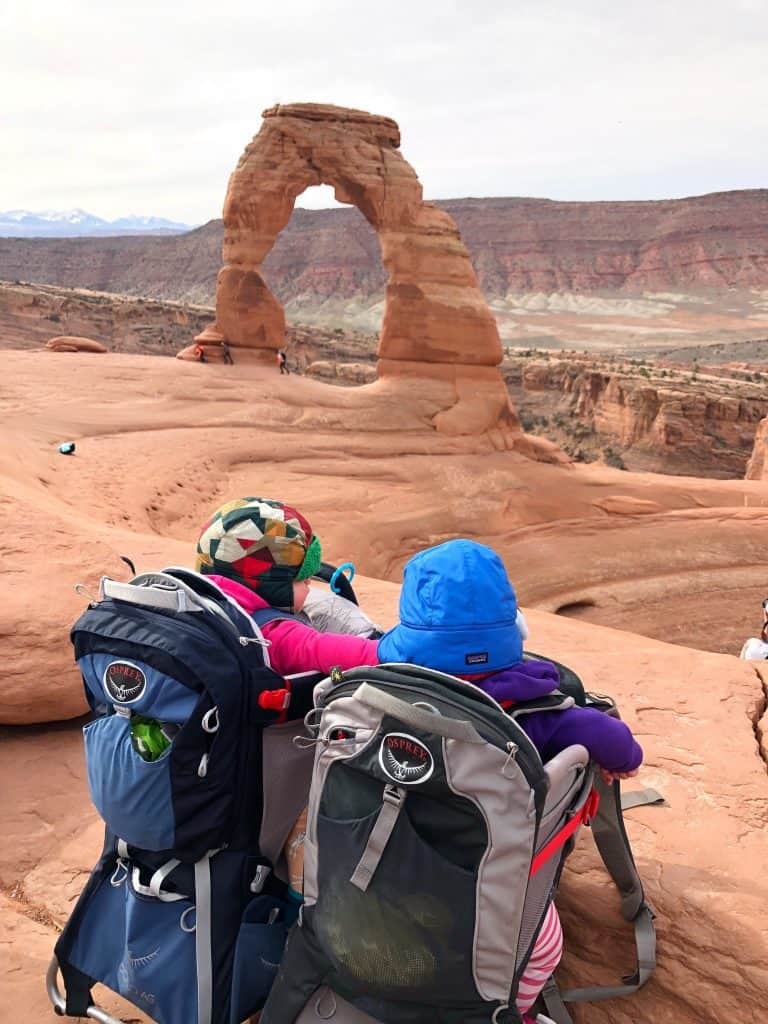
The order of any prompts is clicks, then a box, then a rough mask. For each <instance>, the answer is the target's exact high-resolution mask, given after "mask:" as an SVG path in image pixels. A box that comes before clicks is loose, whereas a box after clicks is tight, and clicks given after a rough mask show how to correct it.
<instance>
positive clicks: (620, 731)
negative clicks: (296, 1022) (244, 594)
mask: <svg viewBox="0 0 768 1024" xmlns="http://www.w3.org/2000/svg"><path fill="white" fill-rule="evenodd" d="M491 610H492V614H490V611H491ZM527 634H528V630H527V628H526V626H525V622H524V620H523V619H522V616H521V615H520V613H519V612H518V608H517V599H516V597H515V592H514V590H513V588H512V585H511V583H510V582H509V579H508V577H507V572H506V569H505V568H504V564H503V563H502V561H501V559H500V558H499V556H498V555H497V554H496V552H495V551H493V550H491V548H488V547H485V545H483V544H478V543H476V542H475V541H471V540H451V541H448V542H447V543H445V544H439V545H438V546H437V547H433V548H428V549H427V550H426V551H422V552H420V553H419V554H418V555H415V556H414V557H413V558H412V559H411V560H410V561H409V562H408V563H407V564H406V566H405V574H404V578H403V586H402V590H401V592H400V623H399V625H397V626H395V627H394V629H391V630H390V631H389V632H388V633H385V634H384V636H383V637H382V638H381V640H380V641H379V659H380V661H382V662H397V663H403V662H405V663H407V664H411V665H422V666H423V667H425V668H431V669H437V670H438V671H441V672H447V673H449V674H450V675H455V676H458V677H459V678H461V679H465V680H467V681H468V682H472V683H474V684H475V685H476V686H478V687H480V689H481V690H484V691H485V692H486V693H487V694H489V695H490V696H491V697H493V698H494V699H495V700H496V701H498V703H499V704H501V706H502V707H503V708H506V709H509V708H511V707H512V705H514V704H517V703H519V702H521V701H530V700H536V699H537V698H541V697H543V696H545V695H546V694H550V693H552V692H553V691H554V690H557V688H558V685H559V675H558V672H557V669H556V668H555V666H554V665H552V664H551V663H550V662H548V661H538V660H530V661H523V639H524V638H525V637H527ZM470 666H472V667H473V668H474V671H472V672H468V671H467V669H468V667H470ZM518 722H519V724H520V725H521V726H522V728H523V729H524V730H525V732H526V733H527V734H528V736H529V738H530V739H531V741H532V742H533V744H534V746H535V747H536V748H537V749H538V751H539V753H540V754H541V757H542V760H544V761H545V762H546V761H549V760H550V759H552V758H553V757H555V755H556V754H558V753H559V752H560V751H561V750H565V748H566V747H569V746H572V745H573V744H582V745H583V746H584V747H586V748H587V750H588V751H589V755H590V757H591V758H592V760H593V761H596V762H597V764H598V765H599V766H600V770H601V772H602V774H603V776H604V778H605V779H606V781H607V782H610V781H612V780H613V779H617V778H618V779H625V778H630V777H631V776H634V775H637V772H638V768H639V766H640V763H641V761H642V760H643V751H642V750H641V748H640V746H639V744H638V743H637V742H636V741H635V740H634V738H633V736H632V733H631V732H630V730H629V728H628V727H627V726H626V725H625V724H624V723H623V722H621V721H619V720H618V719H616V718H611V717H610V716H608V715H606V714H603V713H602V712H601V711H597V710H595V709H593V708H583V707H571V708H568V709H566V710H558V711H533V712H529V713H528V714H525V715H522V716H521V717H520V718H519V719H518ZM404 868H405V870H407V865H405V866H404ZM562 949H563V933H562V928H561V926H560V918H559V917H558V914H557V910H556V909H555V905H554V903H552V904H550V907H549V910H548V911H547V913H546V915H545V917H544V921H543V922H542V925H541V928H540V931H539V934H538V938H537V940H536V944H535V946H534V949H533V952H532V954H531V956H530V959H529V960H528V963H527V965H526V967H525V970H524V971H523V975H522V977H521V979H520V984H519V988H518V997H517V1007H518V1010H519V1011H520V1013H521V1014H523V1015H525V1014H527V1012H528V1010H529V1009H530V1008H531V1006H533V1004H534V1002H535V1001H536V999H537V997H538V995H539V993H540V992H541V990H542V988H543V987H544V985H545V983H546V981H547V979H548V978H549V977H550V975H551V974H552V972H553V971H554V969H555V967H556V966H557V965H558V963H559V962H560V957H561V956H562ZM523 1020H524V1021H525V1022H529V1021H532V1018H531V1017H528V1016H524V1017H523Z"/></svg>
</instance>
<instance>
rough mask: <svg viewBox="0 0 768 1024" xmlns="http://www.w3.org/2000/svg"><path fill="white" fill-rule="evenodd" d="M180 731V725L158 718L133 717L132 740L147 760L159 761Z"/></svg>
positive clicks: (135, 747)
mask: <svg viewBox="0 0 768 1024" xmlns="http://www.w3.org/2000/svg"><path fill="white" fill-rule="evenodd" d="M178 731H179V729H178V726H176V725H173V724H172V723H170V722H159V721H158V720H157V719H156V718H143V717H142V716H141V715H134V716H133V717H132V718H131V741H132V742H133V747H134V750H136V751H137V753H139V754H141V756H142V757H143V758H144V760H145V761H157V759H158V758H159V757H161V756H162V755H163V754H164V753H165V751H166V750H167V749H168V747H170V745H171V743H172V741H173V737H174V736H175V735H176V733H177V732H178Z"/></svg>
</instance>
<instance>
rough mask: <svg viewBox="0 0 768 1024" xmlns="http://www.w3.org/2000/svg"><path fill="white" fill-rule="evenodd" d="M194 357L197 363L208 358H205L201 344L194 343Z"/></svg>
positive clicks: (204, 361)
mask: <svg viewBox="0 0 768 1024" xmlns="http://www.w3.org/2000/svg"><path fill="white" fill-rule="evenodd" d="M195 358H196V359H197V361H198V363H207V362H208V360H207V359H206V358H205V349H204V348H203V346H202V345H195Z"/></svg>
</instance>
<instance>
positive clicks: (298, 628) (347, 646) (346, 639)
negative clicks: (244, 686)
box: [208, 575, 379, 676]
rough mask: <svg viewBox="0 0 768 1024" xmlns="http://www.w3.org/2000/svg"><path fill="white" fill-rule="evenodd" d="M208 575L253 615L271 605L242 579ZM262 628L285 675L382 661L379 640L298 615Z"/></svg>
mask: <svg viewBox="0 0 768 1024" xmlns="http://www.w3.org/2000/svg"><path fill="white" fill-rule="evenodd" d="M208 578H209V579H210V580H212V581H213V582H214V583H216V584H218V586H219V587H221V589H222V590H223V591H224V593H225V594H226V595H227V597H231V598H232V599H233V600H234V601H236V602H237V604H239V605H240V607H241V608H242V609H243V611H245V612H248V614H249V615H250V614H251V612H255V611H256V610H257V609H258V608H269V605H268V604H267V602H266V601H265V600H264V598H263V597H259V595H258V594H256V593H254V592H253V591H252V590H250V589H249V588H248V587H244V586H243V585H242V584H241V583H235V581H234V580H230V579H227V577H226V576H216V575H211V576H209V577H208ZM261 632H262V633H263V634H264V639H265V640H269V642H270V644H271V646H270V648H269V660H270V663H271V665H272V668H273V669H274V670H275V671H276V672H279V673H280V675H281V676H289V675H293V674H294V673H297V672H325V673H328V672H330V671H331V669H332V668H333V667H334V666H336V665H338V666H339V667H340V668H342V669H344V668H356V667H357V666H358V665H378V664H379V657H378V653H377V650H378V646H379V642H378V640H366V639H364V638H363V637H359V636H343V635H342V634H340V633H318V632H317V630H316V629H313V628H312V627H311V626H305V625H304V623H303V622H297V621H296V620H295V619H276V620H275V621H274V622H267V623H266V625H264V626H262V627H261Z"/></svg>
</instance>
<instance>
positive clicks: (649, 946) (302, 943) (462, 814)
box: [261, 665, 655, 1024]
mask: <svg viewBox="0 0 768 1024" xmlns="http://www.w3.org/2000/svg"><path fill="white" fill-rule="evenodd" d="M564 677H565V673H561V678H563V679H564ZM574 679H575V682H576V684H578V685H576V686H575V687H574V692H575V693H576V696H577V698H578V700H579V703H585V702H586V703H590V705H591V706H593V707H602V709H603V710H612V705H611V702H608V701H602V699H597V698H589V697H588V696H587V697H585V695H584V693H583V689H582V688H581V686H580V683H579V682H578V679H577V677H575V676H573V674H571V677H570V679H569V682H570V683H571V684H573V681H574ZM315 704H316V707H315V709H314V711H313V712H310V715H309V716H308V723H311V727H312V731H313V733H314V736H315V742H316V750H315V766H314V775H313V781H312V787H311V792H310V800H309V814H308V822H307V835H306V840H305V862H304V905H303V907H302V913H301V915H300V917H299V920H298V922H297V924H296V925H295V926H294V928H293V931H292V932H291V934H290V936H289V939H288V944H287V946H286V950H285V954H284V957H283V960H282V964H281V968H280V971H279V972H278V976H277V980H276V981H275V984H274V986H273V988H272V991H271V994H270V997H269V999H268V1001H267V1004H266V1006H265V1009H264V1012H263V1014H262V1017H261V1024H313V1022H318V1021H331V1022H333V1024H489V1022H494V1024H519V1022H520V1021H521V1017H520V1014H519V1012H518V1010H517V1008H516V1005H515V997H516V994H517V987H518V984H519V981H520V978H521V976H522V973H523V971H524V969H525V967H526V964H527V962H528V958H529V956H530V954H531V951H532V949H533V947H534V945H535V941H536V938H537V935H538V931H539V929H540V927H541V924H542V921H543V918H544V916H545V913H546V911H547V909H548V907H549V905H550V903H551V901H552V899H553V897H554V895H555V892H556V889H557V884H558V881H559V877H560V873H561V871H562V867H563V862H564V860H565V857H566V855H567V853H568V852H570V849H571V848H572V846H573V841H574V836H575V834H576V832H577V830H578V828H579V826H580V825H581V824H583V823H588V822H589V823H591V825H592V829H593V833H594V835H595V839H596V841H597V843H598V846H599V849H600V852H601V854H602V855H603V859H604V860H605V862H606V865H607V866H608V868H609V870H610V872H611V874H612V876H613V879H614V881H615V882H616V884H617V886H618V888H619V890H620V892H621V896H622V912H623V915H624V917H625V918H627V919H628V920H631V921H633V922H634V923H635V931H636V938H637V942H638V964H637V968H636V971H635V973H634V975H633V976H632V977H630V978H627V979H625V980H624V981H623V982H622V983H621V984H619V985H616V986H615V987H612V988H609V989H598V988H595V989H581V990H575V991H571V992H565V993H563V994H562V996H560V994H559V993H558V991H557V987H556V986H555V984H554V982H553V981H550V982H549V983H548V985H547V987H546V992H545V997H546V1012H547V1013H548V1014H549V1015H550V1017H551V1018H552V1019H554V1020H555V1021H556V1022H557V1024H567V1022H569V1021H570V1020H571V1018H570V1016H569V1014H568V1011H567V1010H566V1008H565V1005H564V1001H573V1000H587V999H604V998H612V997H615V996H619V995H626V994H629V993H630V992H634V991H636V990H637V989H638V988H639V987H640V986H641V985H642V984H644V982H645V981H646V980H647V978H648V977H649V976H650V973H651V972H652V970H653V967H654V963H655V932H654V926H653V912H652V910H651V908H650V907H649V905H648V904H647V903H646V901H645V899H644V895H643V888H642V884H641V882H640V879H639V878H638V876H637V872H636V870H635V867H634V862H633V860H632V855H631V852H630V850H629V845H628V841H627V837H626V833H625V832H624V828H623V823H622V818H621V807H620V798H619V787H618V784H617V783H615V784H614V786H612V787H609V786H607V785H606V784H605V783H604V782H603V781H602V778H601V777H600V776H599V773H596V772H595V771H594V766H593V765H592V764H591V762H590V760H589V755H588V753H587V750H586V748H584V747H582V746H572V747H568V748H567V749H566V750H564V751H562V752H561V753H560V754H558V755H557V757H555V758H554V759H553V760H551V761H550V762H548V763H547V764H546V765H544V764H542V760H541V757H540V756H539V753H538V751H537V750H536V748H535V747H534V745H533V744H532V742H531V741H530V739H529V738H528V737H527V735H526V734H525V732H524V731H523V729H522V728H521V727H520V725H519V724H518V723H517V722H516V721H515V717H519V716H520V715H521V714H525V713H528V712H531V711H539V710H546V709H551V712H552V714H557V713H558V710H561V709H564V708H566V707H571V706H573V704H574V698H573V697H572V696H567V695H566V694H564V693H562V692H559V691H557V692H555V693H553V694H550V695H547V696H546V697H543V698H541V699H540V700H537V701H532V702H526V703H525V704H523V705H516V706H515V708H514V709H513V712H512V715H510V714H509V713H507V712H505V711H504V710H503V709H502V708H501V706H500V705H499V704H497V703H496V701H495V700H494V699H493V698H492V697H490V696H488V695H487V694H485V693H484V692H483V691H482V690H480V689H479V688H477V687H476V686H474V685H473V684H471V683H468V682H463V681H462V680H459V679H456V678H454V677H453V676H448V675H445V674H443V673H440V672H435V671H431V670H427V669H422V668H417V667H415V666H412V665H384V666H379V667H375V668H358V669H354V670H352V671H347V672H340V671H337V672H335V673H334V674H333V675H332V677H331V679H329V680H326V681H324V682H323V683H321V684H319V686H318V687H317V688H316V690H315Z"/></svg>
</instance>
